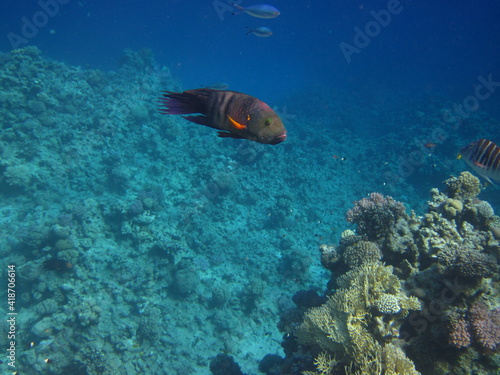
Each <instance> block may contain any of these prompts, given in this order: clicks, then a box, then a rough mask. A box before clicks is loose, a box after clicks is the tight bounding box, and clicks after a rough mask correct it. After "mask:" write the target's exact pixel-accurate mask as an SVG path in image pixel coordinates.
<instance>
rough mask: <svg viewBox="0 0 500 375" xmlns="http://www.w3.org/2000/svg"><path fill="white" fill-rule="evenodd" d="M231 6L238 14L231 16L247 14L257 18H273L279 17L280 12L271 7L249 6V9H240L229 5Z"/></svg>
mask: <svg viewBox="0 0 500 375" xmlns="http://www.w3.org/2000/svg"><path fill="white" fill-rule="evenodd" d="M231 5H232V6H233V7H235V8H236V9H238V12H234V13H233V14H239V13H247V14H249V15H251V16H252V17H257V18H275V17H278V16H279V15H280V11H279V10H278V9H276V8H275V7H273V6H272V5H267V4H258V5H250V6H249V7H242V6H241V5H238V4H236V3H231Z"/></svg>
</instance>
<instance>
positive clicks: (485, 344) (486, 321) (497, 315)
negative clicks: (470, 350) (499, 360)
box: [448, 302, 500, 352]
mask: <svg viewBox="0 0 500 375" xmlns="http://www.w3.org/2000/svg"><path fill="white" fill-rule="evenodd" d="M448 328H449V331H448V342H449V343H450V345H452V346H454V347H457V348H465V347H468V346H470V345H471V344H473V343H475V344H477V346H478V347H479V348H480V349H482V350H483V351H488V352H492V351H498V350H499V349H500V308H496V309H493V310H489V309H488V307H487V306H486V304H485V303H484V302H476V303H474V304H473V305H472V306H471V308H470V309H469V311H468V312H467V314H466V317H463V316H458V317H457V316H453V315H452V317H451V319H450V322H449V327H448Z"/></svg>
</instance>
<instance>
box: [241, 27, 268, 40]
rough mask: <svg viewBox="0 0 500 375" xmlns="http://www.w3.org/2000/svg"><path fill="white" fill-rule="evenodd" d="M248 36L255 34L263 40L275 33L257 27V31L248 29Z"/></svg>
mask: <svg viewBox="0 0 500 375" xmlns="http://www.w3.org/2000/svg"><path fill="white" fill-rule="evenodd" d="M247 29H248V31H247V35H248V34H253V35H256V36H260V37H261V38H267V37H268V36H271V35H273V31H272V30H271V29H269V28H267V27H257V28H255V29H250V28H249V27H247Z"/></svg>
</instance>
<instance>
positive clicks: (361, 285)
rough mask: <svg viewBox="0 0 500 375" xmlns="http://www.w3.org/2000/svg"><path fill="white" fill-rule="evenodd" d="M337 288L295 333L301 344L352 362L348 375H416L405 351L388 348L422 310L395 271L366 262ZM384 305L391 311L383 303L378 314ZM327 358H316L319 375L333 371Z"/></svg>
mask: <svg viewBox="0 0 500 375" xmlns="http://www.w3.org/2000/svg"><path fill="white" fill-rule="evenodd" d="M337 283H338V286H339V289H338V290H337V291H336V292H335V293H334V294H333V296H331V297H329V298H328V300H327V302H326V303H325V304H324V305H322V306H320V307H315V308H312V309H310V310H309V311H308V312H307V313H306V314H305V316H304V321H303V323H302V324H301V325H300V327H299V329H298V331H297V337H298V339H299V342H301V343H304V344H317V345H319V347H320V348H321V349H322V350H324V351H326V354H332V355H334V356H338V357H339V358H342V359H347V360H349V361H350V362H351V367H350V368H348V369H346V372H347V373H348V374H353V375H354V374H365V375H371V374H373V375H375V374H377V375H379V374H381V373H386V374H397V373H398V372H397V371H401V374H407V375H410V374H412V375H414V374H418V373H417V372H412V369H413V371H414V367H413V363H412V362H411V361H410V360H409V359H408V358H406V356H405V355H404V352H403V351H402V350H401V349H399V348H398V347H397V346H395V345H389V344H390V341H389V340H392V339H394V338H396V337H397V336H398V334H399V328H400V326H401V324H402V319H403V318H404V317H405V316H406V314H407V312H408V310H411V309H420V308H421V306H420V302H419V301H418V299H416V298H415V297H407V296H406V295H405V294H404V293H403V291H402V289H401V283H400V281H399V279H398V278H397V277H396V276H395V275H394V274H393V273H392V267H390V266H384V265H383V264H382V263H380V262H371V263H366V264H363V265H362V266H360V267H358V268H355V269H353V270H351V271H349V272H347V273H346V274H344V275H342V276H341V277H339V278H338V279H337ZM380 301H385V302H387V303H388V304H390V306H386V305H387V303H386V304H383V306H382V307H383V308H382V309H380V310H383V311H378V310H377V308H376V306H377V303H378V304H379V305H380V303H381V302H380ZM386 307H387V309H385V308H386ZM396 307H397V308H396ZM384 309H385V310H384ZM381 314H385V318H384V319H382V315H381ZM381 337H382V338H383V340H381V341H380V342H379V341H378V340H379V338H381ZM396 349H397V350H396ZM326 354H325V355H326ZM325 358H326V357H322V358H319V357H318V358H317V359H316V363H317V364H321V367H319V366H318V371H319V372H318V373H319V374H328V375H329V373H328V372H324V371H330V370H327V369H328V363H330V362H328V361H326V360H325ZM308 375H310V374H308Z"/></svg>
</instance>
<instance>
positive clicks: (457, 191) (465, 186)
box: [444, 172, 481, 200]
mask: <svg viewBox="0 0 500 375" xmlns="http://www.w3.org/2000/svg"><path fill="white" fill-rule="evenodd" d="M444 183H445V184H446V186H448V190H447V194H448V196H449V197H450V198H454V199H459V200H461V199H472V198H475V197H477V196H478V194H479V193H480V192H481V183H480V182H479V179H478V178H477V177H475V176H474V175H472V174H471V173H469V172H462V173H460V176H458V177H451V178H449V179H447V180H446V181H445V182H444Z"/></svg>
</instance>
